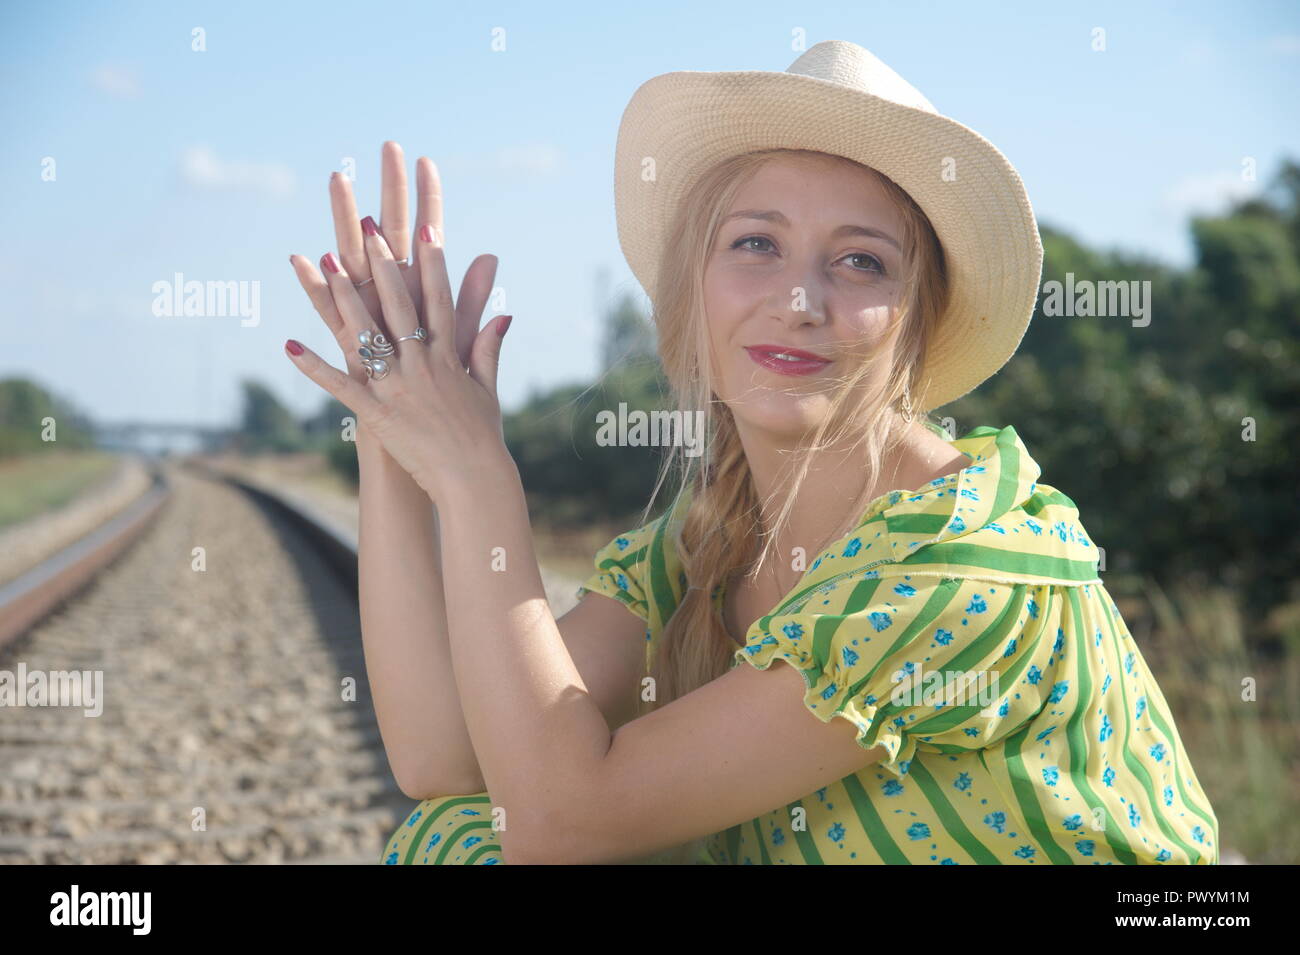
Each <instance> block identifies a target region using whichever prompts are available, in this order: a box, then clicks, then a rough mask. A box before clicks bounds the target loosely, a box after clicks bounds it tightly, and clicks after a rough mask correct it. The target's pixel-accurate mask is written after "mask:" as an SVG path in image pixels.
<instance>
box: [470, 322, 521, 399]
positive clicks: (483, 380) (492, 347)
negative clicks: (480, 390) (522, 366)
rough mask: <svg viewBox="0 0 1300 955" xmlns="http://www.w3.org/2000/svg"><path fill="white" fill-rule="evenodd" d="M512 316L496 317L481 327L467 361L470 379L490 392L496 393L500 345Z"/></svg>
mask: <svg viewBox="0 0 1300 955" xmlns="http://www.w3.org/2000/svg"><path fill="white" fill-rule="evenodd" d="M512 317H513V316H510V315H498V316H496V318H494V319H493V320H492V321H490V322H488V323H487V324H486V325H484V326H483V330H482V331H481V332H479V333H478V337H477V338H475V339H474V349H473V354H471V355H470V359H469V374H470V377H471V378H473V379H474V380H475V381H477V382H478V383H479V384H480V385H482V386H483V387H484V388H486V389H487V390H488V391H490V392H491V393H492V394H493V395H495V394H496V393H497V368H499V367H500V365H501V343H502V340H503V339H504V338H505V334H506V329H508V328H509V327H510V321H511V319H512Z"/></svg>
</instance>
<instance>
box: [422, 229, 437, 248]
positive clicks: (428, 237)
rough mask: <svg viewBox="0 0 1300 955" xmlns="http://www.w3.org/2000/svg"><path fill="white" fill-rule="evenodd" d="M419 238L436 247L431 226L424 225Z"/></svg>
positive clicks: (435, 238) (435, 239) (435, 237)
mask: <svg viewBox="0 0 1300 955" xmlns="http://www.w3.org/2000/svg"><path fill="white" fill-rule="evenodd" d="M420 238H421V239H423V240H424V241H425V242H428V243H429V244H430V245H437V243H438V238H437V236H435V235H434V234H433V226H431V225H425V226H422V227H421V228H420Z"/></svg>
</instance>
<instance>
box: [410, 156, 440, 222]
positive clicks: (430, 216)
mask: <svg viewBox="0 0 1300 955" xmlns="http://www.w3.org/2000/svg"><path fill="white" fill-rule="evenodd" d="M426 225H431V226H433V227H434V229H436V230H437V233H438V239H439V241H440V242H445V241H446V236H445V235H444V234H443V231H442V179H441V178H440V177H439V176H438V167H437V166H435V165H434V164H433V160H432V159H430V158H429V157H428V156H421V157H420V158H419V159H417V160H416V161H415V231H416V233H417V234H418V233H419V231H420V230H421V229H422V228H424V227H425V226H426Z"/></svg>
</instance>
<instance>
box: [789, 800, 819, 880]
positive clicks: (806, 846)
mask: <svg viewBox="0 0 1300 955" xmlns="http://www.w3.org/2000/svg"><path fill="white" fill-rule="evenodd" d="M787 808H789V809H791V810H793V809H795V808H800V809H802V808H803V800H801V799H800V800H796V801H795V802H793V803H791V804H790V805H789V806H788V807H787ZM810 815H811V813H809V812H808V810H807V809H804V816H803V818H804V822H807V821H808V817H809V816H810ZM790 830H791V831H792V832H793V833H794V841H795V842H796V843H798V845H799V852H800V853H801V854H802V855H803V861H804V864H805V865H825V864H826V863H825V862H823V861H822V854H821V853H820V852H818V851H817V840H816V839H814V838H813V835H812V833H811V832H809V831H808V830H807V828H804V829H795V828H794V826H793V825H792V826H791V827H790Z"/></svg>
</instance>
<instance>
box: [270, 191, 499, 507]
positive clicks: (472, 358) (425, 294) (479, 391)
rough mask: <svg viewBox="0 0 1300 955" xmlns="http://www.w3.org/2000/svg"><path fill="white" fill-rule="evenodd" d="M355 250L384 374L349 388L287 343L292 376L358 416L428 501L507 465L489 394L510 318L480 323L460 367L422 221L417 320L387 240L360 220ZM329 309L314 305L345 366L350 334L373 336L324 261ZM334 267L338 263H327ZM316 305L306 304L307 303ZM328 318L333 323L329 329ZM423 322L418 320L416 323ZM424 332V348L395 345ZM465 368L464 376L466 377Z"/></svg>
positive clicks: (438, 264) (351, 292)
mask: <svg viewBox="0 0 1300 955" xmlns="http://www.w3.org/2000/svg"><path fill="white" fill-rule="evenodd" d="M363 226H364V228H363V239H362V241H363V246H362V248H363V251H364V254H365V258H366V264H367V268H368V270H369V271H370V273H371V274H372V275H373V276H374V278H375V281H374V285H375V287H376V289H377V294H378V297H379V302H380V306H381V309H382V314H383V315H384V317H385V318H386V320H387V325H388V332H387V333H386V335H389V334H390V335H391V337H390V338H389V341H390V342H391V343H393V344H394V346H395V348H396V351H395V352H394V353H393V354H391V355H389V356H387V357H386V358H384V360H385V361H386V362H387V363H388V369H389V370H388V373H387V374H386V375H385V376H383V377H381V378H375V379H371V378H368V377H367V378H365V379H363V380H362V381H358V380H357V378H356V376H355V375H352V374H345V373H344V372H341V371H339V370H338V369H336V368H334V367H332V366H331V365H329V364H327V363H325V362H324V361H323V360H322V359H321V358H320V357H319V356H318V355H316V354H315V352H312V351H311V350H310V349H306V348H304V347H303V346H302V345H300V344H298V343H297V342H295V341H293V340H290V341H289V342H286V343H285V349H286V351H287V352H288V353H289V355H290V357H291V358H292V360H293V361H294V363H295V364H296V365H298V367H299V369H301V370H302V371H303V373H304V374H306V375H307V377H309V378H311V379H312V380H313V381H315V382H316V383H317V384H318V385H320V386H321V387H322V388H323V389H324V390H325V391H327V392H329V393H330V394H331V395H333V396H334V397H335V398H337V399H338V400H339V401H340V402H342V403H343V404H344V405H346V406H347V407H348V408H349V409H351V410H352V411H353V413H354V414H356V415H357V419H358V421H359V423H360V424H361V425H363V426H364V427H365V428H367V429H368V430H369V431H370V432H371V433H372V434H373V435H374V436H375V437H376V438H378V440H379V442H380V443H381V444H382V445H383V447H384V449H385V451H387V452H388V453H389V454H390V455H391V456H392V457H393V458H394V459H395V460H396V461H397V462H398V463H399V464H400V465H401V466H402V467H403V468H404V469H405V470H406V471H407V472H408V473H409V474H410V475H411V477H412V478H413V479H414V480H415V481H416V483H417V484H419V486H420V487H421V488H422V489H423V490H424V491H425V492H426V493H427V494H429V495H430V497H432V498H434V500H435V501H436V500H437V498H438V497H439V496H441V492H442V491H443V490H444V489H448V488H450V487H451V486H452V484H451V483H449V482H454V483H456V484H458V485H462V486H472V485H473V484H474V483H475V482H476V481H478V480H480V479H481V478H482V477H484V476H485V475H486V473H487V472H488V471H490V470H492V469H495V468H501V467H504V466H507V465H509V464H511V463H512V462H511V461H510V456H509V453H508V452H507V451H506V448H505V441H504V437H503V435H502V426H501V407H500V403H499V401H498V400H497V396H496V377H497V365H498V360H499V357H500V351H501V336H502V335H504V333H505V330H506V327H507V326H508V325H509V321H510V317H509V316H499V317H498V319H497V320H496V321H493V322H490V323H488V325H487V326H485V327H484V328H483V329H482V330H480V331H478V332H477V334H476V335H475V336H474V338H473V339H472V340H471V342H470V348H469V355H468V360H467V361H462V359H461V357H460V354H459V353H458V351H457V346H456V341H455V337H454V336H455V333H456V330H457V319H458V316H457V315H456V314H454V313H453V309H452V299H451V288H450V281H449V279H448V276H447V267H446V258H445V255H444V250H443V247H442V245H441V243H439V242H438V241H437V240H438V235H437V234H436V233H435V232H434V229H433V226H432V224H431V223H429V222H426V223H425V224H424V225H422V226H421V228H420V230H419V237H420V240H419V241H418V242H417V243H416V246H417V251H416V265H415V266H414V267H413V269H412V270H413V271H416V272H417V274H418V278H419V280H420V286H421V293H422V294H421V300H422V302H423V303H424V306H423V313H424V314H423V316H421V314H420V312H421V309H418V308H417V307H416V304H415V302H414V301H413V299H412V296H411V295H410V293H409V291H408V288H407V283H406V280H405V279H404V277H403V275H402V271H401V269H400V268H399V267H398V265H397V262H396V261H395V259H394V257H393V254H392V251H391V250H390V248H389V246H388V243H387V241H386V240H385V239H384V237H383V235H382V234H381V233H380V232H379V229H378V227H377V226H376V225H375V223H374V222H373V220H371V219H370V218H369V217H367V218H366V220H364V222H363ZM325 264H326V276H325V279H324V284H325V292H326V294H328V295H329V297H330V302H329V303H328V307H321V308H318V311H320V312H321V316H322V318H324V319H325V321H326V323H327V324H330V325H331V331H333V332H334V333H335V338H336V340H338V342H339V344H340V346H342V347H343V348H344V353H345V355H350V356H352V360H351V361H350V362H349V365H350V366H351V365H352V364H353V363H355V364H356V367H357V368H360V369H361V374H362V375H366V371H365V368H364V366H362V365H361V364H360V356H359V354H358V352H357V348H358V346H359V344H360V342H359V340H358V337H357V336H358V334H359V333H360V332H361V331H363V330H366V329H371V330H374V329H375V324H374V320H373V318H372V316H371V313H370V311H369V310H368V309H367V308H366V306H365V303H364V302H363V301H362V298H361V294H360V291H359V290H358V289H357V288H356V287H355V286H354V284H353V282H354V279H353V277H352V276H351V275H350V274H349V273H348V272H347V271H346V270H344V269H342V268H340V269H339V270H338V271H334V267H333V264H331V263H330V262H328V261H327V262H326V263H325ZM334 264H337V263H334ZM315 300H316V299H315V298H313V301H315ZM330 316H333V317H334V318H336V319H337V322H338V326H337V327H335V326H334V325H333V324H331V321H330ZM421 319H423V321H421ZM421 326H422V327H423V328H424V329H425V330H426V331H427V333H428V340H427V341H423V342H421V341H418V340H416V339H407V340H406V341H401V342H399V341H398V339H399V338H402V337H404V336H406V335H411V334H414V333H415V331H416V329H417V328H419V327H421ZM467 370H468V374H467V373H466V372H467Z"/></svg>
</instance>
